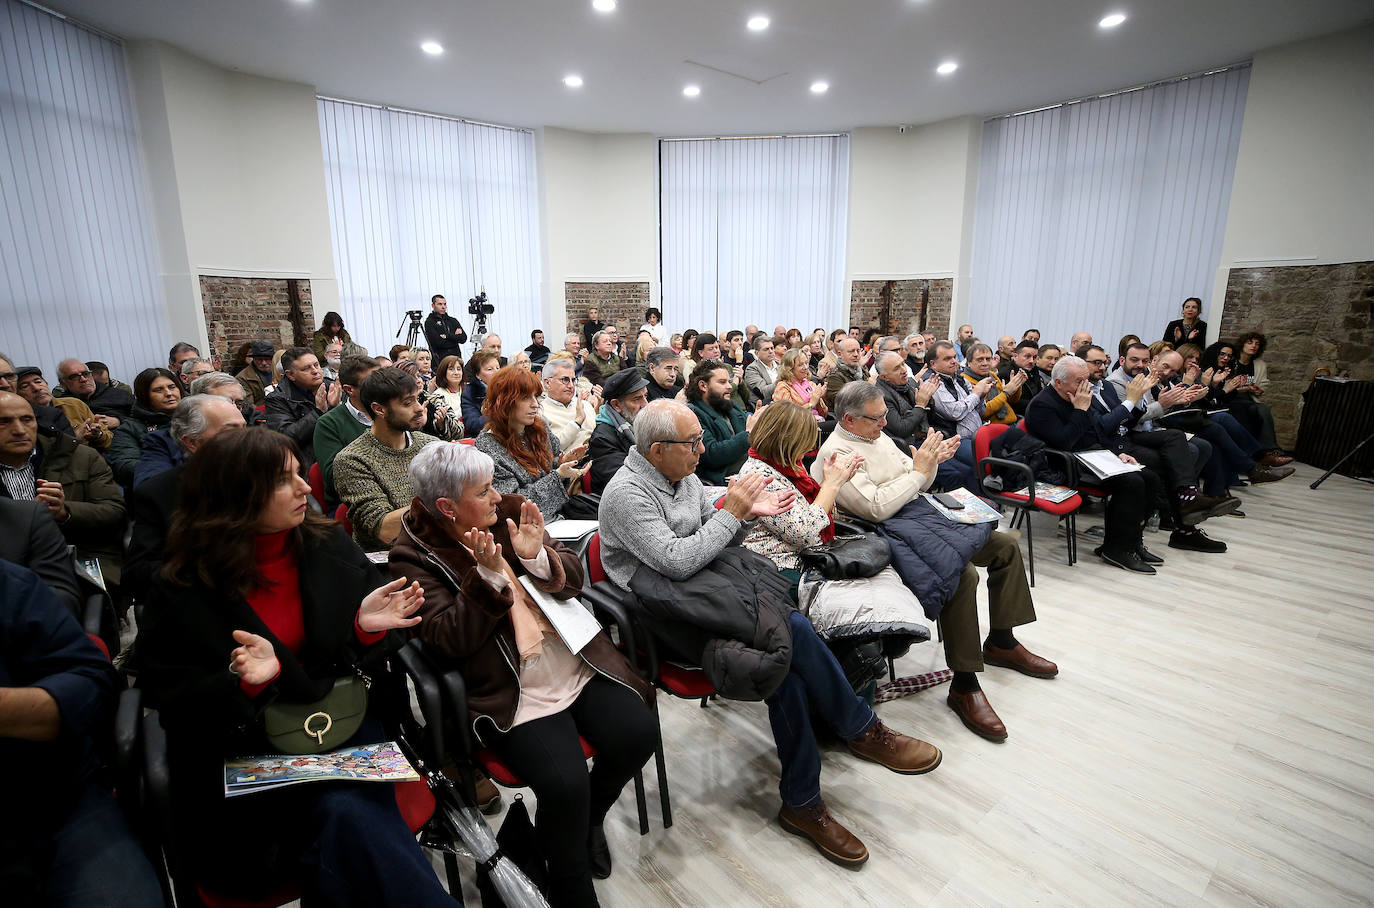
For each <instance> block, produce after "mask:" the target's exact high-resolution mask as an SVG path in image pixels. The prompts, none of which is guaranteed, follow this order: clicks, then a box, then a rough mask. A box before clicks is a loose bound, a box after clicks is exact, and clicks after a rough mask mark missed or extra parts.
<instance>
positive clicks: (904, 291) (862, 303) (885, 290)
mask: <svg viewBox="0 0 1374 908" xmlns="http://www.w3.org/2000/svg"><path fill="white" fill-rule="evenodd" d="M927 289H928V290H929V297H928V299H929V305H928V306H923V300H922V297H923V294H924V293H925V291H926V290H927ZM953 292H954V281H953V279H951V278H939V279H933V280H927V279H919V280H902V281H854V282H853V283H852V284H851V286H850V291H849V322H848V324H847V325H845V327H849V326H857V327H859V328H870V327H872V328H877V329H879V330H880V331H882V332H883V333H885V334H899V335H907V334H912V333H914V332H916V331H922V330H927V331H933V332H935V335H936V336H937V337H944V336H945V335H946V334H948V332H949V310H950V301H951V299H952V298H953ZM834 327H840V326H839V325H835V326H834Z"/></svg>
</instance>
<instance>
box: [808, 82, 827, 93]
mask: <svg viewBox="0 0 1374 908" xmlns="http://www.w3.org/2000/svg"><path fill="white" fill-rule="evenodd" d="M828 91H830V83H829V82H812V83H811V93H812V94H813V95H823V94H825V93H826V92H828Z"/></svg>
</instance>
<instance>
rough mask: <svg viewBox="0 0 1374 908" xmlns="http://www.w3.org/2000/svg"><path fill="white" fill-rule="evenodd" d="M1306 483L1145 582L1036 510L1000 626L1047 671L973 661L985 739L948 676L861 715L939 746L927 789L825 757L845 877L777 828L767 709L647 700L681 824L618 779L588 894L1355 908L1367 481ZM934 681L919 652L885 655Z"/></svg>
mask: <svg viewBox="0 0 1374 908" xmlns="http://www.w3.org/2000/svg"><path fill="white" fill-rule="evenodd" d="M1317 475H1319V473H1318V471H1316V470H1314V469H1312V468H1310V467H1300V468H1299V470H1298V473H1297V474H1296V475H1295V476H1293V477H1291V478H1289V479H1287V480H1285V481H1283V482H1281V483H1276V484H1271V485H1265V486H1259V487H1255V488H1247V489H1241V490H1239V492H1240V496H1241V497H1242V498H1243V499H1244V502H1245V504H1244V509H1245V510H1246V511H1247V512H1248V514H1249V517H1248V518H1246V519H1243V520H1242V519H1234V518H1221V519H1215V520H1212V521H1209V522H1208V523H1207V524H1206V525H1205V529H1207V531H1208V532H1209V533H1210V534H1211V535H1213V536H1214V537H1216V538H1219V539H1223V540H1225V541H1226V542H1227V543H1228V544H1229V545H1230V551H1229V552H1228V553H1227V554H1224V555H1201V554H1193V553H1186V552H1179V551H1175V550H1173V549H1169V548H1167V547H1166V542H1167V538H1168V537H1167V534H1158V535H1147V537H1146V544H1147V545H1148V546H1150V547H1151V548H1152V549H1153V550H1154V551H1155V552H1156V553H1157V554H1160V555H1163V556H1164V557H1165V558H1166V559H1167V562H1168V563H1167V564H1166V565H1164V566H1163V567H1162V568H1161V569H1160V573H1159V575H1158V576H1156V577H1152V578H1151V577H1139V576H1136V575H1131V574H1127V573H1126V572H1124V571H1121V570H1118V569H1116V568H1111V567H1108V566H1106V565H1104V564H1102V563H1101V562H1100V561H1099V560H1098V559H1097V558H1095V557H1093V556H1092V555H1091V554H1090V552H1091V549H1092V548H1093V547H1094V546H1095V545H1096V544H1097V543H1096V542H1094V541H1091V540H1090V539H1088V538H1086V537H1084V538H1082V539H1081V540H1080V551H1081V553H1082V558H1081V560H1080V562H1079V564H1078V565H1077V566H1075V567H1072V568H1071V567H1069V566H1068V565H1066V564H1065V563H1064V557H1063V553H1064V540H1063V538H1062V536H1060V537H1056V536H1054V535H1053V534H1054V528H1053V525H1052V523H1051V522H1050V521H1049V519H1048V518H1046V519H1045V520H1044V521H1043V522H1037V523H1036V526H1035V531H1036V542H1037V546H1036V554H1037V562H1036V568H1037V584H1038V585H1037V587H1036V588H1035V590H1034V594H1035V602H1036V609H1037V611H1038V613H1039V620H1038V621H1037V622H1036V623H1035V624H1032V625H1029V626H1028V627H1026V628H1024V629H1023V630H1022V631H1021V632H1020V633H1019V634H1018V637H1019V638H1020V639H1021V640H1022V642H1024V643H1026V644H1027V645H1028V646H1029V647H1030V648H1031V649H1032V650H1034V651H1035V652H1038V653H1040V654H1041V655H1044V656H1046V657H1047V658H1050V659H1053V660H1055V661H1057V662H1058V663H1059V666H1060V675H1059V677H1058V678H1056V679H1054V680H1050V681H1045V680H1037V679H1033V678H1028V677H1024V676H1021V675H1018V674H1016V673H1013V672H1010V671H1007V670H1004V669H996V668H990V669H988V671H986V672H985V673H984V675H983V687H984V689H985V690H986V691H987V693H988V696H989V699H990V700H991V702H992V704H993V706H994V707H995V708H996V709H997V711H998V713H999V714H1000V715H1001V717H1002V719H1003V721H1004V722H1005V723H1006V724H1007V727H1008V729H1009V731H1010V737H1009V738H1008V740H1007V741H1006V742H1005V743H1002V744H993V743H991V742H988V741H985V740H983V739H981V738H978V737H976V736H974V735H973V734H972V733H971V732H969V731H967V730H966V729H965V728H964V727H963V726H962V725H961V724H960V722H959V721H958V719H957V718H956V717H955V716H954V715H953V713H951V712H950V711H949V709H948V708H947V707H946V706H945V705H944V696H945V688H944V687H939V688H935V689H933V690H929V691H924V692H922V693H918V694H915V695H912V696H910V697H907V698H904V699H900V700H897V701H894V702H891V703H886V704H882V705H880V706H879V707H878V712H879V715H881V716H882V718H883V719H884V721H886V722H887V723H888V724H889V725H891V726H892V727H894V728H896V729H898V730H900V731H904V732H907V733H909V734H914V735H916V736H919V737H922V738H925V739H926V740H929V741H932V742H934V743H935V744H936V745H938V746H939V747H940V748H941V749H942V750H943V751H944V762H943V763H942V764H941V766H940V767H939V768H938V769H936V770H935V771H934V772H932V773H930V774H928V775H924V776H915V777H906V776H898V775H895V774H892V773H890V772H888V771H886V770H884V769H882V768H881V767H879V766H876V765H875V764H871V763H866V762H863V761H860V760H858V759H857V758H854V757H852V756H850V755H849V754H848V752H847V751H845V750H844V749H843V748H841V747H835V746H832V747H828V748H826V749H825V750H824V767H823V769H822V779H821V784H822V791H823V793H824V796H825V798H826V800H827V802H828V803H829V805H830V808H831V810H832V812H833V813H834V814H835V816H836V817H837V818H839V819H840V820H841V821H842V822H844V823H845V824H846V825H847V826H849V828H850V829H852V830H853V831H854V832H856V833H857V834H858V835H859V836H860V837H861V838H862V839H863V840H864V841H865V842H866V843H867V845H868V848H869V850H870V852H871V858H870V859H869V862H868V864H867V865H866V866H865V867H863V868H862V869H860V870H857V871H853V870H847V869H842V868H839V867H836V866H834V865H832V864H830V863H829V862H827V861H825V860H823V859H822V858H821V857H820V855H819V854H818V853H817V852H816V851H815V850H814V849H813V848H812V847H811V846H810V845H809V844H808V843H807V842H805V841H804V840H802V839H799V838H796V837H794V836H791V835H787V834H784V833H783V832H782V831H781V830H780V829H779V827H778V826H777V823H776V820H775V814H776V812H777V808H778V798H777V774H778V760H777V755H776V753H775V751H774V749H773V745H772V740H771V737H770V735H769V730H768V722H767V717H766V711H765V708H764V706H763V705H762V704H759V703H738V702H716V703H713V704H712V705H711V706H710V708H708V709H701V708H699V707H698V706H697V705H696V703H694V702H684V701H679V700H672V699H670V698H661V699H660V703H661V704H662V705H661V710H662V720H663V735H664V741H665V745H666V749H667V760H668V776H669V785H670V788H671V792H672V799H673V808H674V814H675V820H676V822H675V823H674V825H673V827H672V828H671V829H667V830H664V829H663V828H662V827H661V824H660V822H659V816H658V806H657V794H658V789H657V783H656V780H655V778H654V774H653V767H652V764H650V766H649V767H648V770H647V773H646V784H647V786H648V797H649V803H650V816H651V823H652V827H653V828H652V829H651V831H650V833H649V835H647V836H644V837H641V836H639V834H638V829H637V825H636V820H635V811H634V799H633V796H632V792H631V790H630V789H629V788H628V787H627V789H626V791H625V794H624V795H623V796H622V798H621V800H620V802H619V803H618V804H617V805H616V807H615V809H614V810H613V812H612V813H611V816H610V817H609V818H608V820H607V825H606V828H607V835H608V837H609V839H610V843H611V848H612V853H613V855H614V859H615V873H614V875H613V876H612V877H611V878H610V879H609V880H606V881H604V882H598V883H597V891H598V893H599V896H600V899H601V901H602V904H603V905H625V906H643V905H701V906H722V905H729V906H746V905H826V906H849V905H884V906H887V905H1031V904H1036V905H1092V906H1108V905H1161V904H1162V905H1196V904H1209V905H1211V904H1222V905H1266V904H1273V905H1293V906H1317V905H1335V904H1355V903H1366V904H1367V903H1369V902H1370V901H1371V900H1372V899H1374V715H1372V714H1371V711H1370V709H1369V705H1368V699H1367V698H1368V696H1369V692H1370V691H1371V689H1374V596H1371V590H1372V589H1374V568H1372V567H1371V552H1374V487H1370V486H1368V485H1365V484H1362V483H1358V482H1355V481H1353V480H1350V479H1346V478H1344V477H1341V476H1334V477H1332V478H1331V479H1329V480H1327V482H1326V483H1325V484H1324V485H1323V486H1322V487H1321V488H1320V489H1318V490H1316V491H1312V490H1310V489H1308V487H1307V485H1308V483H1310V482H1311V481H1312V480H1313V479H1315V478H1316V476H1317ZM1100 522H1101V517H1100V515H1098V516H1095V517H1094V516H1084V517H1081V518H1080V521H1079V526H1080V529H1086V528H1087V527H1089V526H1091V525H1092V524H1094V523H1099V524H1100ZM1023 551H1024V543H1023ZM980 602H983V603H985V599H984V598H983V596H981V595H980ZM983 615H984V616H985V618H986V610H985V608H984V611H983ZM941 667H944V657H943V653H942V651H941V649H940V646H939V644H938V643H933V642H932V643H930V644H926V645H924V646H922V647H917V648H916V649H915V650H913V652H912V653H911V654H910V655H908V656H907V657H906V658H904V659H902V660H901V661H900V662H899V663H898V670H899V673H900V674H914V673H917V672H921V671H928V670H930V669H932V668H941ZM509 796H510V793H509V792H507V801H509ZM526 796H527V797H529V796H530V795H529V793H528V792H526ZM499 821H500V818H499V817H498V818H494V822H493V827H495V826H496V825H497V824H499ZM469 903H470V904H475V903H476V902H475V897H473V898H471V899H470V902H469Z"/></svg>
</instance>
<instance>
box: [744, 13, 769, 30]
mask: <svg viewBox="0 0 1374 908" xmlns="http://www.w3.org/2000/svg"><path fill="white" fill-rule="evenodd" d="M744 24H745V25H747V26H749V30H750V31H751V32H761V31H763V30H764V29H765V28H767V27H768V17H767V16H753V17H751V18H750V19H749V21H748V22H746V23H744Z"/></svg>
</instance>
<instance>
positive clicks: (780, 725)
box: [600, 367, 941, 867]
mask: <svg viewBox="0 0 1374 908" xmlns="http://www.w3.org/2000/svg"><path fill="white" fill-rule="evenodd" d="M721 371H722V372H724V368H723V367H722V369H721ZM634 433H635V445H634V447H633V448H631V449H630V453H629V454H628V455H626V457H625V464H624V466H623V467H621V469H620V471H619V472H618V473H616V475H615V478H613V479H612V480H611V482H610V484H609V485H607V486H606V492H605V494H604V495H603V496H602V499H601V502H602V503H601V514H600V519H601V557H602V562H603V564H604V566H605V568H606V573H607V574H608V575H609V576H610V578H611V580H612V581H614V582H615V584H616V585H617V586H619V587H620V588H621V589H624V590H630V589H631V583H632V581H633V582H634V583H635V584H636V585H638V584H639V582H640V581H639V578H637V577H636V574H637V573H638V572H640V570H641V568H642V567H647V568H649V569H652V571H655V572H657V573H658V574H660V575H662V576H663V577H664V578H666V579H667V580H668V581H671V582H676V583H683V584H690V583H691V581H692V578H694V577H696V576H698V575H699V574H702V573H704V572H707V571H708V570H712V569H714V567H715V566H716V565H717V564H718V563H719V562H720V561H721V560H722V559H724V558H726V557H727V556H732V555H734V553H735V552H736V551H737V550H736V549H733V548H730V547H731V546H737V545H738V544H739V543H740V542H741V541H742V540H743V538H744V536H745V534H746V532H747V527H748V522H749V521H751V520H753V519H754V518H756V517H762V516H768V515H776V514H780V513H783V512H785V511H786V510H788V509H789V508H790V507H791V506H792V499H793V497H794V493H792V492H788V493H785V494H780V493H772V492H768V491H766V486H767V482H768V478H767V476H765V475H764V474H762V473H755V474H752V475H749V476H743V477H739V478H737V479H734V480H732V481H731V482H730V485H729V487H728V490H727V491H726V493H725V496H724V498H723V499H722V500H721V506H720V507H719V508H717V507H716V506H715V503H714V502H713V501H712V500H711V499H710V498H709V497H707V495H706V490H705V487H703V486H702V484H701V480H700V479H698V478H697V476H696V475H695V471H696V469H697V461H698V460H699V459H700V458H701V456H702V453H703V451H704V447H705V446H704V444H703V436H702V429H701V425H700V423H699V422H698V421H697V417H696V415H695V414H694V413H693V411H692V410H690V409H688V408H687V407H686V406H684V405H682V404H680V403H677V402H676V401H670V400H657V401H654V402H653V403H651V404H649V405H648V406H646V407H645V408H644V409H643V410H641V411H639V413H638V414H637V415H636V417H635V421H634ZM727 549H729V551H728V552H727ZM745 554H746V555H747V554H750V553H745ZM768 573H770V574H772V575H773V576H775V577H776V572H775V571H772V570H771V569H770V570H769V571H768ZM730 598H731V599H732V600H734V601H732V602H730V603H724V602H722V603H720V604H719V605H720V609H721V610H722V611H723V610H726V609H728V608H730V607H731V606H733V605H735V601H737V600H738V595H736V594H735V592H734V591H733V590H732V592H731V596H730ZM704 620H705V619H703V622H704ZM671 624H672V625H673V627H674V628H675V629H676V630H677V631H680V632H675V633H673V634H672V636H671V639H670V638H668V637H667V636H663V637H661V639H662V640H663V646H665V647H667V648H671V649H672V650H673V651H674V652H675V653H676V654H677V655H678V657H679V658H688V659H693V660H700V659H701V658H702V656H703V654H704V652H705V650H703V648H702V647H700V646H695V645H692V644H688V643H687V641H688V640H689V639H693V638H695V639H697V640H699V641H700V640H701V638H712V637H718V636H719V634H718V633H713V632H711V631H708V628H707V627H705V626H704V623H702V624H698V623H693V622H690V621H688V620H686V619H685V618H683V619H681V620H674V621H672V622H671ZM787 628H788V630H789V631H790V635H791V642H792V648H791V649H792V651H791V661H790V663H789V666H788V669H787V672H786V674H785V675H783V676H782V678H781V681H780V682H779V683H778V684H777V686H776V687H775V688H774V689H772V690H771V691H766V692H765V691H760V692H759V694H760V695H761V696H762V698H763V700H764V702H765V703H766V704H767V705H768V717H769V722H770V724H771V725H772V729H773V741H774V743H775V744H776V745H777V749H778V757H779V760H780V761H781V763H782V777H781V780H780V783H779V785H778V791H779V794H780V796H781V799H782V808H781V810H780V811H779V812H778V822H779V824H781V826H782V827H783V829H785V830H787V831H788V832H790V833H792V834H794V835H798V836H802V837H803V838H806V839H809V840H810V841H811V842H812V843H813V844H814V845H815V846H816V847H817V848H818V849H820V851H821V853H822V854H824V855H825V856H826V857H827V858H829V859H830V860H832V861H834V862H835V863H837V864H841V865H844V866H850V867H856V866H858V865H860V864H862V863H863V862H864V861H866V860H868V849H867V848H866V847H865V846H864V844H863V842H862V841H860V840H859V838H858V837H857V836H855V835H854V834H853V833H851V832H850V831H849V830H847V829H845V828H844V827H843V826H841V825H840V824H839V823H838V822H836V821H835V819H834V818H833V817H832V816H831V815H830V813H829V811H828V809H827V807H826V804H825V801H824V800H822V799H821V786H820V772H821V758H820V751H819V749H818V748H817V746H816V736H815V733H814V732H813V731H812V730H811V711H812V709H814V710H815V711H816V712H817V713H818V714H819V715H820V716H821V717H822V718H823V719H824V720H825V721H826V722H827V723H828V724H829V725H830V726H831V727H832V728H833V729H834V730H835V732H836V734H837V735H839V737H840V738H842V739H844V740H845V741H846V742H847V744H848V747H849V749H850V750H851V751H852V752H853V753H855V754H857V755H858V756H860V757H863V758H865V759H868V760H872V761H874V762H876V763H879V764H881V765H883V766H886V767H887V768H888V769H891V770H892V771H894V772H899V773H906V774H916V773H923V772H929V771H930V770H932V769H934V768H935V767H936V766H938V765H939V763H940V759H941V754H940V751H939V749H938V748H936V747H934V746H932V745H930V744H927V743H926V742H924V741H918V740H916V739H915V738H910V737H907V736H906V735H903V734H899V733H897V732H895V731H892V730H891V729H889V728H888V727H887V726H885V725H884V724H883V723H882V722H881V721H880V720H879V719H878V717H877V715H876V714H875V713H874V712H873V709H872V708H871V707H870V706H869V705H868V704H867V703H865V702H864V701H863V700H862V699H861V698H860V697H859V696H858V695H857V694H855V693H854V691H853V689H852V688H851V687H850V686H849V682H848V681H847V680H845V676H844V672H843V671H842V670H841V669H840V666H839V664H838V663H837V662H836V661H835V657H834V656H833V655H832V654H831V652H830V650H829V649H828V648H826V646H825V644H823V643H822V642H821V641H820V638H818V637H817V636H816V631H815V629H814V628H813V627H812V626H811V622H810V621H808V620H807V619H806V617H805V616H804V615H802V614H801V613H800V612H798V611H796V610H795V609H789V610H788V616H787ZM737 642H738V641H732V642H731V643H727V644H726V645H725V646H726V648H727V654H726V655H723V656H722V661H724V662H727V663H728V662H729V661H730V657H729V655H728V653H729V652H736V651H737V650H735V649H729V648H730V647H732V646H734V645H736V643H737ZM743 644H744V645H745V646H749V645H753V644H754V641H753V640H752V639H751V640H746V641H743ZM706 649H707V650H709V649H710V647H709V646H707V647H706ZM737 658H738V657H737ZM727 667H728V668H732V669H737V670H739V671H742V672H744V673H745V674H752V673H751V672H749V671H748V669H747V667H745V666H743V665H734V664H733V663H731V664H730V665H728V666H727ZM729 673H730V674H731V675H733V674H734V673H735V672H734V671H733V670H732V671H730V672H729Z"/></svg>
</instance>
